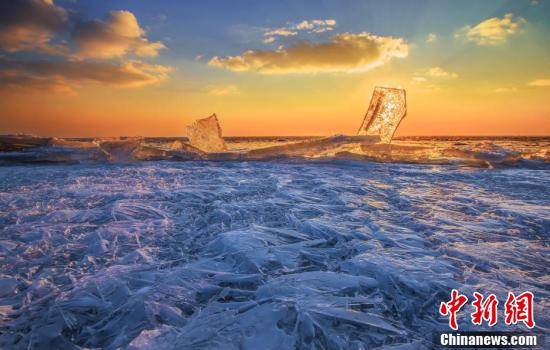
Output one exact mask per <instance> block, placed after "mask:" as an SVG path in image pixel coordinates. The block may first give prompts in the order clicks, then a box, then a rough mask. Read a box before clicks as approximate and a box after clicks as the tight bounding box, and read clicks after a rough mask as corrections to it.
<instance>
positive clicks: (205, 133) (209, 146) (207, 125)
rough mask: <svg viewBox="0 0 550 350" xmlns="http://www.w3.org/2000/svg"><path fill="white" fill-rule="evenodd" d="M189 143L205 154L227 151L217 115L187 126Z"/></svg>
mask: <svg viewBox="0 0 550 350" xmlns="http://www.w3.org/2000/svg"><path fill="white" fill-rule="evenodd" d="M187 137H188V138H189V143H190V144H191V145H193V146H194V147H196V148H198V149H200V150H201V151H204V152H223V151H225V150H227V146H226V145H225V141H224V140H223V138H222V128H221V127H220V123H219V122H218V117H217V116H216V114H212V115H211V116H210V117H208V118H203V119H198V120H196V121H195V122H194V123H193V124H191V125H189V126H187Z"/></svg>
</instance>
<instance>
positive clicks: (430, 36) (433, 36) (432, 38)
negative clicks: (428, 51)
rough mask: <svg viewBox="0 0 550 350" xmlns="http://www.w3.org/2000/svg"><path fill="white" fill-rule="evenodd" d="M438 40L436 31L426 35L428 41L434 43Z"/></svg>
mask: <svg viewBox="0 0 550 350" xmlns="http://www.w3.org/2000/svg"><path fill="white" fill-rule="evenodd" d="M436 41H437V34H435V33H430V34H428V36H427V37H426V42H427V43H433V42H436Z"/></svg>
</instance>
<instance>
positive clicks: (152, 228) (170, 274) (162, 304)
mask: <svg viewBox="0 0 550 350" xmlns="http://www.w3.org/2000/svg"><path fill="white" fill-rule="evenodd" d="M548 175H549V173H548V171H546V170H527V169H522V170H518V169H501V170H480V169H467V168H462V169H460V168H454V167H450V166H419V165H400V164H375V163H364V162H363V163H358V162H343V161H338V162H286V163H285V162H261V163H260V162H225V163H224V162H218V163H209V162H186V163H173V162H149V163H141V164H133V165H73V166H10V167H0V228H1V230H0V232H1V236H0V269H1V270H0V274H1V276H0V286H1V288H0V348H9V349H40V348H42V349H46V348H58V349H72V348H75V349H77V348H106V349H116V348H128V349H154V350H162V349H191V348H195V349H219V348H224V349H259V348H262V349H296V348H298V349H318V348H319V349H362V348H375V347H379V348H381V349H397V348H399V349H422V348H430V347H431V346H432V344H431V341H432V332H433V331H434V330H438V329H441V330H443V329H448V328H447V326H446V321H445V320H443V319H440V318H439V317H437V315H436V309H437V306H438V305H439V303H440V302H441V301H443V300H448V298H449V294H450V289H452V288H459V289H460V290H461V291H462V292H463V293H467V294H470V295H471V293H472V292H473V291H479V292H482V293H488V292H493V293H495V294H496V295H497V296H498V297H499V298H501V300H503V299H504V298H505V296H506V293H507V292H508V291H509V290H513V291H524V290H530V291H532V292H534V294H535V297H536V307H535V319H536V321H537V326H538V327H540V329H542V330H547V329H548V326H549V319H548V314H547V313H546V314H545V313H544V312H543V310H544V309H545V308H546V309H547V307H548V287H549V280H548V275H549V271H548V266H549V264H548V253H549V251H548V228H549V221H548V218H549V217H550V215H549V214H550V210H549V204H550V203H549V198H550V196H549V194H550V193H549V189H550V177H549V176H548ZM462 316H463V317H462V318H460V322H459V324H460V327H461V330H466V329H472V330H475V329H478V328H472V326H470V325H469V322H468V317H469V313H463V314H462ZM500 320H502V318H501V319H500ZM500 328H502V329H505V328H503V325H502V322H500V324H499V325H498V327H497V329H500Z"/></svg>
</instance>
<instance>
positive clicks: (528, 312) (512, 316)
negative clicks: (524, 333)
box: [504, 292, 535, 328]
mask: <svg viewBox="0 0 550 350" xmlns="http://www.w3.org/2000/svg"><path fill="white" fill-rule="evenodd" d="M533 298H534V296H533V293H531V292H523V293H521V294H520V295H518V296H517V297H516V296H515V295H514V293H512V292H510V293H508V298H507V299H506V304H505V305H504V307H505V309H504V313H505V315H506V318H505V320H504V322H506V324H507V325H511V324H516V323H518V322H519V321H521V322H523V323H524V324H525V325H526V326H527V327H529V328H533V327H535V320H534V318H533Z"/></svg>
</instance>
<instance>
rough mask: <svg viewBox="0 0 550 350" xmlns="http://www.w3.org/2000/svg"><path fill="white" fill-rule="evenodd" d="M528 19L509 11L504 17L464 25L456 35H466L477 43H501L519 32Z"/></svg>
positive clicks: (467, 38) (465, 36)
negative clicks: (473, 24)
mask: <svg viewBox="0 0 550 350" xmlns="http://www.w3.org/2000/svg"><path fill="white" fill-rule="evenodd" d="M525 23H527V21H526V20H525V19H524V18H522V17H514V15H513V14H511V13H507V14H506V15H504V17H502V18H499V17H492V18H489V19H486V20H484V21H482V22H480V23H478V24H477V25H475V26H473V27H472V26H469V25H467V26H464V27H463V28H461V29H460V30H459V31H458V32H457V33H456V34H455V37H457V38H460V37H464V38H466V40H468V41H472V42H474V43H476V44H477V45H499V44H502V43H504V42H506V39H507V38H508V37H509V36H511V35H513V34H515V33H517V32H518V31H519V30H520V29H521V28H522V26H523V25H524V24H525Z"/></svg>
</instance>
